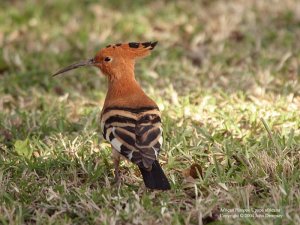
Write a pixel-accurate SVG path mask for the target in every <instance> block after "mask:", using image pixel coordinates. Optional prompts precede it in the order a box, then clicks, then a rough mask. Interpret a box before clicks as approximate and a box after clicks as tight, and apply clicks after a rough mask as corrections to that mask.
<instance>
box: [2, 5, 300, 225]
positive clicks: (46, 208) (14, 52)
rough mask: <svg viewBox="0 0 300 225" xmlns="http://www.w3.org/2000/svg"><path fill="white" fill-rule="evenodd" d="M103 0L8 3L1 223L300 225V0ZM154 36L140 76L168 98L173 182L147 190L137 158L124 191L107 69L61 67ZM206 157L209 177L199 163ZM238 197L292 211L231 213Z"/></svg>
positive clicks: (164, 157)
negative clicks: (104, 131)
mask: <svg viewBox="0 0 300 225" xmlns="http://www.w3.org/2000/svg"><path fill="white" fill-rule="evenodd" d="M101 2H102V3H101V4H100V3H98V1H71V0H68V1H58V0H55V1H50V0H48V1H44V3H43V4H41V3H39V1H30V0H29V1H12V2H11V1H1V3H0V122H1V124H0V224H174V225H175V224H201V223H203V224H207V223H211V224H219V223H220V224H234V223H235V224H261V223H264V224H299V223H300V217H299V212H300V192H299V190H300V185H299V184H300V162H299V160H300V153H299V152H300V110H299V109H300V91H299V90H300V83H299V77H300V76H299V71H300V70H299V63H300V54H299V49H300V42H299V35H300V17H299V7H297V5H298V3H297V1H293V0H288V1H254V0H251V1H247V2H244V3H242V2H240V1H235V0H234V1H221V0H219V1H218V0H216V1H201V3H199V2H198V1H178V2H175V1H146V0H144V1H121V3H120V1H116V0H114V1H101ZM153 40H158V41H159V45H158V46H157V48H156V49H155V51H154V52H153V54H152V56H150V57H148V58H145V59H143V60H141V61H140V62H138V63H137V66H136V76H137V79H138V80H139V81H140V83H141V84H142V86H143V88H144V89H145V91H146V92H147V93H148V94H149V95H150V96H151V97H152V98H153V99H155V101H156V102H157V103H158V104H159V107H160V108H161V110H162V115H163V127H164V134H165V136H164V145H163V149H162V153H161V157H160V162H161V163H162V165H163V168H164V170H165V171H166V174H167V176H168V177H169V179H170V181H171V183H172V190H171V191H168V192H157V191H148V190H145V188H144V187H143V182H142V180H141V177H140V175H139V173H138V171H137V168H136V167H135V166H134V165H132V164H128V163H125V162H123V163H122V186H121V188H119V189H118V188H116V187H115V186H113V165H112V161H111V158H110V151H111V149H110V146H109V144H108V143H107V142H105V141H104V140H103V138H102V136H101V131H100V128H99V127H100V126H99V113H100V110H101V106H102V104H103V102H104V98H105V93H106V90H107V88H106V81H105V78H104V77H103V76H99V73H100V72H99V71H97V70H96V69H80V70H77V71H73V72H72V73H70V74H68V75H65V76H62V77H57V78H55V79H54V78H52V77H51V76H50V74H51V73H53V72H55V71H56V70H57V69H58V68H61V67H63V66H66V65H68V64H70V63H72V62H74V61H78V60H81V59H86V58H88V57H91V56H93V55H94V54H95V53H96V51H97V50H99V49H100V48H101V47H104V46H105V45H107V44H111V43H118V42H128V41H153ZM194 163H196V164H198V165H199V166H200V167H201V169H202V173H203V177H202V178H196V179H193V178H192V177H188V176H187V175H186V174H189V173H188V172H189V168H190V167H191V165H192V164H194ZM235 208H240V209H257V208H263V209H268V208H271V209H276V210H279V211H280V212H279V213H274V215H282V217H281V218H224V217H222V216H224V215H225V214H226V213H224V212H222V210H224V209H228V210H230V209H235ZM231 215H233V214H231Z"/></svg>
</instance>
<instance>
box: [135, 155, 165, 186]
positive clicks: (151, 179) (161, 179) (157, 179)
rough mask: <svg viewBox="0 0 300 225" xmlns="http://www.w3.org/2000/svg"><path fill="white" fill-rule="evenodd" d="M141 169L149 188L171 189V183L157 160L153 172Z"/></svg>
mask: <svg viewBox="0 0 300 225" xmlns="http://www.w3.org/2000/svg"><path fill="white" fill-rule="evenodd" d="M139 169H140V171H141V173H142V176H143V180H144V183H145V185H146V187H147V188H150V189H157V190H169V189H171V186H170V183H169V181H168V179H167V177H166V175H165V174H164V171H163V170H162V168H161V166H160V165H159V163H158V161H157V160H155V161H154V163H153V164H152V170H151V171H147V170H146V169H144V168H142V167H140V166H139Z"/></svg>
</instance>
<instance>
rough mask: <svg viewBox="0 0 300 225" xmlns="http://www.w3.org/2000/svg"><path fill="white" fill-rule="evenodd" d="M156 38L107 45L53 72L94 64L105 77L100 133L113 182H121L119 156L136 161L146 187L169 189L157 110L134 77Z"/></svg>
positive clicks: (160, 123) (62, 71) (160, 124)
mask: <svg viewBox="0 0 300 225" xmlns="http://www.w3.org/2000/svg"><path fill="white" fill-rule="evenodd" d="M157 43H158V42H157V41H155V42H129V43H118V44H112V45H107V46H106V47H104V48H102V49H100V50H99V51H98V52H97V53H96V55H95V56H94V57H92V58H90V59H88V60H84V61H80V62H76V63H73V64H71V65H69V66H67V67H65V68H63V69H60V70H59V71H57V72H56V73H54V74H53V76H57V75H59V74H62V73H65V72H67V71H70V70H73V69H76V68H80V67H85V66H94V67H97V68H99V69H100V70H101V72H102V74H104V75H105V76H106V77H107V80H108V90H107V94H106V97H105V101H104V105H103V108H102V111H101V116H100V123H101V130H102V135H103V137H104V139H105V140H107V141H108V142H109V143H110V144H111V147H112V159H113V164H114V174H115V179H114V180H115V182H116V183H120V168H119V164H120V160H121V159H123V158H125V159H127V160H128V161H130V162H132V163H134V164H136V165H137V166H138V168H139V170H140V172H141V175H142V178H143V181H144V184H145V186H146V187H147V188H149V189H154V190H169V189H171V186H170V183H169V181H168V178H167V177H166V175H165V173H164V171H163V169H162V167H161V165H160V163H159V159H158V156H159V152H160V149H161V146H162V142H163V128H162V121H161V113H160V110H159V108H158V106H157V104H156V103H155V101H153V100H152V99H151V98H150V97H149V96H147V94H146V93H145V92H144V91H143V89H142V88H141V86H140V84H139V83H138V82H137V80H136V78H135V71H134V68H135V62H136V60H138V59H140V58H143V57H146V56H148V55H150V53H151V51H152V50H153V49H154V48H155V46H156V45H157Z"/></svg>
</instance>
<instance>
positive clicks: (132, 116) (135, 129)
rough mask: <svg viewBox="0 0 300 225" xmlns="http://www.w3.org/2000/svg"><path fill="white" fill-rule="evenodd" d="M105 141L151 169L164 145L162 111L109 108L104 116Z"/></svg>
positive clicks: (132, 159) (102, 120)
mask: <svg viewBox="0 0 300 225" xmlns="http://www.w3.org/2000/svg"><path fill="white" fill-rule="evenodd" d="M101 124H102V132H103V136H104V138H105V139H106V140H107V141H109V142H110V143H111V144H112V146H113V147H114V148H115V149H116V150H117V151H119V152H120V153H121V154H122V155H123V156H125V157H126V158H127V159H129V160H131V161H132V162H134V163H135V164H138V165H140V166H141V165H143V166H144V167H145V168H150V167H151V166H152V163H153V162H154V161H155V160H156V159H157V157H158V153H159V151H160V147H161V144H162V128H161V119H160V112H159V110H158V108H154V107H151V108H150V107H147V108H139V109H131V108H119V107H118V108H117V107H113V108H107V109H105V110H104V111H103V113H102V117H101Z"/></svg>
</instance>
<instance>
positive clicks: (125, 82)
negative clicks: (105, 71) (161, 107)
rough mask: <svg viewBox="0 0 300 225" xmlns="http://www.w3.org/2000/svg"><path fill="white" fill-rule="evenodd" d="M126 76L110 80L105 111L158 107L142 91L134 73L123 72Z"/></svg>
mask: <svg viewBox="0 0 300 225" xmlns="http://www.w3.org/2000/svg"><path fill="white" fill-rule="evenodd" d="M123 72H124V74H122V76H119V77H118V78H116V77H114V78H110V77H109V79H108V91H107V94H106V98H105V103H104V106H103V109H105V108H107V107H111V106H121V107H122V106H123V107H132V108H137V107H145V106H156V104H155V102H154V101H153V100H152V99H150V98H149V97H148V96H147V95H146V94H145V92H144V91H143V90H142V88H141V87H140V85H139V84H138V83H137V81H136V80H135V77H134V72H133V71H123Z"/></svg>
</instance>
